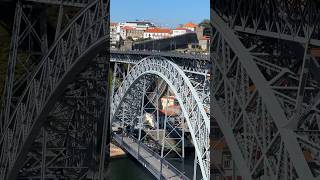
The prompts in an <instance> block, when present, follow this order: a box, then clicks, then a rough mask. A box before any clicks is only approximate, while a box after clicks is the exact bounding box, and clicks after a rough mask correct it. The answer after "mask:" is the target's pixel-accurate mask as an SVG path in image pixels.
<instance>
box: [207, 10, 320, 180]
mask: <svg viewBox="0 0 320 180" xmlns="http://www.w3.org/2000/svg"><path fill="white" fill-rule="evenodd" d="M211 19H214V21H213V27H214V28H215V30H216V32H215V34H214V36H213V40H212V42H214V44H213V46H212V47H213V51H214V53H212V56H211V58H212V59H213V64H214V67H213V76H214V77H213V78H214V80H213V87H212V88H211V92H212V93H211V97H212V101H213V102H214V103H212V104H213V112H212V116H213V117H214V119H215V120H216V121H217V123H218V124H219V127H220V128H221V131H222V132H223V135H224V138H225V140H226V142H227V144H228V146H229V149H230V151H231V154H232V157H233V159H234V162H235V164H236V166H237V168H238V169H239V173H240V175H241V176H242V177H243V178H244V179H258V178H260V177H261V176H264V178H267V179H268V178H270V179H289V178H290V179H298V178H299V179H316V177H319V173H318V172H317V169H318V167H317V166H312V164H311V163H318V160H317V159H316V157H317V153H318V152H319V145H318V142H317V139H316V138H315V140H313V139H312V138H309V139H311V140H308V137H307V136H306V135H305V134H302V133H300V132H299V131H297V129H298V128H296V127H292V126H290V124H295V123H296V122H295V121H297V119H298V118H297V119H294V118H292V117H294V116H292V114H291V113H290V111H292V110H290V111H289V110H288V109H289V108H288V107H289V105H287V104H289V103H287V101H286V99H285V98H284V95H283V94H282V93H279V91H276V89H275V88H274V86H277V85H279V82H281V81H280V80H279V79H280V77H282V75H283V74H287V73H289V70H288V69H285V68H282V67H279V66H276V65H273V64H271V63H270V62H268V61H267V60H265V59H263V58H261V57H260V56H258V55H256V54H254V53H253V52H251V49H250V48H251V47H246V46H245V44H244V43H243V42H244V41H241V39H242V38H241V36H240V35H239V34H238V33H236V32H235V31H234V29H233V28H232V27H230V26H229V25H228V23H227V22H226V20H225V19H223V17H222V16H220V15H219V13H218V12H216V11H215V10H212V9H211ZM242 40H243V39H242ZM265 71H269V72H271V73H273V74H272V76H271V77H270V78H266V76H265V75H264V74H263V73H264V72H265ZM271 73H270V74H271ZM290 73H292V72H290ZM292 74H293V73H292ZM287 79H290V78H287ZM296 79H297V78H296ZM310 84H311V85H310ZM310 84H309V86H312V83H310ZM229 112H231V114H229ZM301 119H303V118H301ZM313 120H314V119H305V122H307V121H310V122H313ZM301 124H303V123H301ZM299 125H300V124H299ZM295 126H297V127H298V125H295ZM310 127H311V126H310ZM310 127H308V126H307V125H305V126H303V125H300V128H301V129H300V131H307V132H310V131H309V130H310V129H308V128H310ZM317 131H318V130H314V132H317ZM310 134H311V133H310ZM310 136H311V135H310ZM312 141H314V142H312ZM306 152H307V153H308V154H310V156H311V157H312V158H313V159H312V158H310V159H308V160H307V158H306V156H305V154H304V153H306ZM308 161H309V162H308ZM310 162H311V163H310ZM288 169H289V170H288ZM312 170H313V171H312Z"/></svg>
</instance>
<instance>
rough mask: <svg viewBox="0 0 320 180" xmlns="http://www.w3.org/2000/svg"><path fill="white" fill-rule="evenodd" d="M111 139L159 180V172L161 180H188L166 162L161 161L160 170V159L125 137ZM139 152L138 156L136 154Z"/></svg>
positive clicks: (115, 136)
mask: <svg viewBox="0 0 320 180" xmlns="http://www.w3.org/2000/svg"><path fill="white" fill-rule="evenodd" d="M113 139H114V140H115V141H116V142H117V143H119V144H120V145H121V146H122V148H124V149H125V150H126V151H127V152H128V153H130V154H131V155H132V156H133V157H135V158H136V159H137V160H138V161H139V162H140V163H141V164H142V165H143V166H145V167H146V168H147V169H148V170H149V171H150V172H151V173H152V174H153V175H154V176H155V177H157V178H158V179H159V175H160V171H161V172H162V173H161V176H162V178H163V179H170V180H178V179H189V178H187V177H186V176H184V175H182V173H181V172H180V171H179V170H177V169H175V168H174V167H173V166H172V165H170V164H169V163H168V162H167V161H165V160H163V161H162V170H161V157H160V156H159V155H158V154H156V153H154V152H152V151H151V150H149V149H148V148H147V147H145V146H144V145H142V144H140V148H139V144H138V142H137V141H136V140H135V139H133V138H130V137H127V136H124V137H122V136H120V135H118V134H114V135H113ZM138 151H139V154H138Z"/></svg>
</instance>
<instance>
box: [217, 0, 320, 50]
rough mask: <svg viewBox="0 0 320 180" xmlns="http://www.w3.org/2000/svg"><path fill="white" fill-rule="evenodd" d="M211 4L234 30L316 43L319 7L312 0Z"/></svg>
mask: <svg viewBox="0 0 320 180" xmlns="http://www.w3.org/2000/svg"><path fill="white" fill-rule="evenodd" d="M212 8H214V9H215V10H217V12H219V14H221V15H222V16H223V19H225V20H227V21H228V24H229V26H230V27H232V28H233V29H234V30H236V31H239V32H245V33H249V34H254V35H261V36H266V37H271V38H276V39H283V40H289V41H295V42H300V43H306V42H307V41H309V40H310V44H312V45H317V46H319V45H320V41H319V33H320V19H319V13H320V9H319V2H317V1H315V0H311V1H305V0H301V1H298V0H264V1H259V0H250V1H246V0H240V1H235V0H224V1H219V0H218V1H215V3H214V5H213V7H212Z"/></svg>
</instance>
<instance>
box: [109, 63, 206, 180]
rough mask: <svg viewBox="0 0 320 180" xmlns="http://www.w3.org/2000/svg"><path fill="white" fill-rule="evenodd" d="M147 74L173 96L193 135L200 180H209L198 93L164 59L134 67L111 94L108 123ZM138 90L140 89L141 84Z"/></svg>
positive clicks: (204, 119)
mask: <svg viewBox="0 0 320 180" xmlns="http://www.w3.org/2000/svg"><path fill="white" fill-rule="evenodd" d="M148 74H155V75H157V76H159V77H161V79H163V80H164V81H165V82H166V83H167V84H168V85H169V87H170V88H171V90H172V91H173V92H174V94H175V95H176V98H177V100H178V101H179V104H180V106H181V109H182V111H183V115H184V117H185V119H186V122H187V124H188V128H189V130H190V133H191V135H192V139H193V142H194V146H195V150H196V155H197V157H198V163H199V166H200V169H201V173H202V178H203V179H209V177H210V172H209V171H210V154H209V153H210V152H209V133H210V122H209V117H208V115H207V113H206V111H205V108H204V105H203V101H202V100H201V99H200V97H199V95H198V92H197V90H196V89H195V88H194V87H193V85H192V84H191V82H190V79H189V78H188V77H187V76H186V75H185V73H184V72H183V70H182V69H181V68H180V67H179V66H178V65H176V64H174V63H173V62H171V61H169V60H167V59H166V58H163V57H147V58H144V59H142V60H141V61H140V62H139V63H137V64H136V65H135V66H134V67H133V68H132V69H131V70H130V72H129V74H128V75H127V76H126V77H125V79H124V81H123V83H122V84H121V86H120V87H119V88H118V90H117V91H116V92H115V94H113V97H112V103H111V120H113V119H114V116H115V115H116V114H118V111H119V109H120V108H119V107H120V106H121V104H122V103H123V102H124V99H125V97H126V95H127V93H128V92H129V90H130V89H131V88H132V86H135V84H136V83H137V82H140V81H139V79H141V78H142V77H145V76H146V75H148ZM139 86H141V83H140V85H139Z"/></svg>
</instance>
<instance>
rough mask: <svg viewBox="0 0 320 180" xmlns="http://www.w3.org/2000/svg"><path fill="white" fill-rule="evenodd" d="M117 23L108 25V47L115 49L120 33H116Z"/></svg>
mask: <svg viewBox="0 0 320 180" xmlns="http://www.w3.org/2000/svg"><path fill="white" fill-rule="evenodd" d="M118 25H119V24H118V23H110V46H111V47H116V46H117V45H118V44H119V42H120V33H119V32H118Z"/></svg>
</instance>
